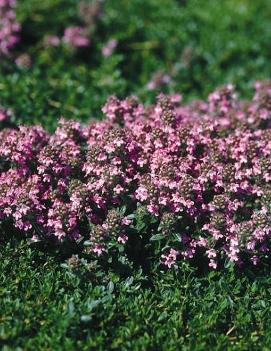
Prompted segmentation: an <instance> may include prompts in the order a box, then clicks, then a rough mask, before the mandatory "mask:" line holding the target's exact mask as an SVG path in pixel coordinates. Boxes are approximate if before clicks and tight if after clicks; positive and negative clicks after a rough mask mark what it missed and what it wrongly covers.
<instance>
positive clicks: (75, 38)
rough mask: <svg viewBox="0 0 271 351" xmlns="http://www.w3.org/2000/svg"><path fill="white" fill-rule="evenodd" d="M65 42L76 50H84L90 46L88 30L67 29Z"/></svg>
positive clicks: (78, 28) (80, 28)
mask: <svg viewBox="0 0 271 351" xmlns="http://www.w3.org/2000/svg"><path fill="white" fill-rule="evenodd" d="M63 41H64V43H66V44H68V45H70V46H71V47H74V48H82V47H86V46H89V44H90V40H89V38H88V37H87V33H86V29H85V28H83V27H78V26H75V27H68V28H66V29H65V31H64V36H63Z"/></svg>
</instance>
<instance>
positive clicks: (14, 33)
mask: <svg viewBox="0 0 271 351" xmlns="http://www.w3.org/2000/svg"><path fill="white" fill-rule="evenodd" d="M15 5H16V0H0V56H1V55H8V54H9V52H10V50H11V49H12V48H13V47H14V45H15V44H16V43H17V42H18V40H19V37H18V33H19V31H20V24H19V23H18V22H17V19H16V14H15V10H14V8H15Z"/></svg>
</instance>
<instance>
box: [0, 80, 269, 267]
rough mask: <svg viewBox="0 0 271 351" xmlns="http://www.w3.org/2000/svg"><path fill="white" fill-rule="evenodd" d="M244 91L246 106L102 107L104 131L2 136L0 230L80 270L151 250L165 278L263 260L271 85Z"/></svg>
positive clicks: (175, 102)
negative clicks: (46, 246) (70, 255)
mask: <svg viewBox="0 0 271 351" xmlns="http://www.w3.org/2000/svg"><path fill="white" fill-rule="evenodd" d="M255 87H256V92H255V95H254V97H253V99H252V101H239V100H238V99H237V96H236V94H235V92H234V88H233V87H232V86H231V85H227V86H225V87H222V88H220V89H218V90H217V91H215V92H213V93H212V94H210V95H209V98H208V101H206V102H204V101H193V102H191V103H189V104H187V105H182V104H181V96H180V95H172V96H165V95H160V96H158V98H157V103H156V105H153V106H148V107H144V106H143V105H142V104H140V103H139V102H138V101H137V100H136V99H135V98H127V99H126V100H123V101H120V100H118V99H117V98H116V97H111V98H110V99H109V100H108V101H107V103H106V105H105V106H104V107H103V113H104V114H105V116H106V118H105V120H103V121H93V122H90V123H89V124H88V125H86V126H82V125H80V124H79V123H78V122H75V121H65V120H64V119H62V120H60V122H59V126H58V128H57V129H56V131H55V133H54V134H52V135H49V134H48V133H47V132H46V131H45V130H44V129H43V128H42V127H40V126H31V127H28V126H19V127H18V128H17V127H16V128H5V129H3V130H2V131H1V136H0V139H1V146H0V157H1V175H0V215H1V220H2V222H3V223H12V225H13V226H14V227H16V228H17V229H18V230H19V231H21V232H25V234H26V236H27V237H28V238H29V239H30V240H31V241H37V240H45V241H50V242H52V243H56V244H59V243H63V242H66V243H68V244H70V245H74V246H75V247H76V249H77V250H78V249H79V250H82V251H83V252H84V253H85V254H87V255H88V257H89V258H90V259H91V258H95V257H96V258H97V256H98V257H102V256H105V257H109V255H110V253H116V252H124V253H125V254H127V255H128V258H129V257H133V250H138V248H143V249H144V247H151V248H152V250H153V251H154V252H155V253H156V254H157V260H158V261H160V263H161V264H162V265H166V266H167V267H171V266H174V265H177V264H178V261H180V260H184V259H185V260H187V259H193V257H195V256H196V255H200V256H202V257H206V259H207V260H208V264H209V266H210V267H212V268H217V266H218V265H219V264H220V263H221V262H223V261H225V260H229V261H232V262H234V263H236V264H237V265H239V266H240V265H242V264H244V262H248V261H250V262H251V263H252V264H254V265H257V264H258V263H259V262H260V261H261V260H262V259H264V258H265V257H268V255H269V252H270V230H271V220H270V218H271V216H270V200H271V183H270V181H271V160H270V154H271V130H270V125H271V124H270V117H271V115H270V112H271V85H270V83H269V82H258V83H256V84H255ZM2 119H3V118H2ZM153 251H152V252H153ZM142 252H144V251H142ZM145 252H146V253H147V252H149V251H148V250H146V251H145Z"/></svg>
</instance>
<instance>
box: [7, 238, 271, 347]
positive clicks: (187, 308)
mask: <svg viewBox="0 0 271 351" xmlns="http://www.w3.org/2000/svg"><path fill="white" fill-rule="evenodd" d="M0 281H1V283H0V301H1V317H0V345H1V346H2V349H3V350H35V351H36V350H95V351H96V350H140V351H141V350H167V351H170V350H176V349H178V350H270V343H271V330H270V318H271V299H270V298H271V288H270V286H271V278H270V271H269V268H268V267H267V268H266V269H265V271H258V272H252V271H249V270H245V271H244V272H242V273H241V272H237V271H234V270H233V269H232V268H231V267H228V268H225V270H223V271H219V272H209V273H208V274H201V273H200V272H199V271H198V270H197V269H195V268H192V267H190V266H189V265H186V264H184V265H183V266H182V267H181V269H180V271H179V272H176V271H175V272H174V271H171V272H162V271H159V270H158V271H157V270H156V271H153V272H149V274H146V273H145V274H143V273H142V272H141V271H140V270H139V269H137V270H135V271H134V272H133V279H132V278H131V276H130V275H129V274H124V273H120V272H117V271H116V270H115V271H113V270H111V271H109V272H108V273H107V274H105V273H102V271H100V273H98V274H96V273H95V272H94V271H92V270H91V269H87V268H86V267H85V268H84V267H81V268H80V269H78V270H71V269H69V268H67V267H63V265H61V264H60V262H59V260H58V258H57V257H53V256H48V255H46V253H44V252H43V251H40V250H37V249H33V248H32V249H31V248H29V246H28V244H26V243H24V242H21V243H18V242H10V243H9V244H7V245H5V246H4V247H3V248H2V251H1V254H0Z"/></svg>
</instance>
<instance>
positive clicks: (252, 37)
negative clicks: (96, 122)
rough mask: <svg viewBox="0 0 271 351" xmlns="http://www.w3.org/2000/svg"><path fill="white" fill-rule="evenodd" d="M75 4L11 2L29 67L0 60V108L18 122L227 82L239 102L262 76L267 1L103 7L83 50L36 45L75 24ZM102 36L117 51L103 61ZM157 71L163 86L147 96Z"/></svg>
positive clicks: (175, 0)
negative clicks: (112, 98) (163, 78)
mask: <svg viewBox="0 0 271 351" xmlns="http://www.w3.org/2000/svg"><path fill="white" fill-rule="evenodd" d="M86 1H87V0H86ZM88 2H89V3H93V1H92V2H91V1H88ZM79 4H80V3H79V2H78V1H77V0H65V1H64V0H43V1H42V2H41V1H39V0H20V1H18V6H17V14H18V17H19V19H20V21H21V23H22V28H23V31H22V41H21V45H20V46H19V47H18V48H17V52H16V54H17V55H19V54H22V53H28V54H29V55H30V56H31V60H32V65H31V67H29V68H23V67H18V66H17V65H16V64H15V63H14V62H13V63H12V62H11V61H10V60H6V61H3V62H2V64H1V65H0V102H1V103H2V104H3V105H5V106H12V108H13V109H14V114H15V115H16V118H17V120H18V121H19V122H23V123H30V124H32V123H38V122H40V123H43V125H45V126H46V127H47V128H49V129H52V128H54V127H55V122H56V120H57V118H59V116H61V115H64V116H65V117H66V118H80V119H81V120H83V121H86V120H87V119H88V118H89V117H90V116H94V117H100V116H101V113H100V109H101V105H102V104H103V103H104V102H105V100H106V99H107V97H108V96H109V95H111V94H116V95H118V96H119V97H125V96H127V95H131V94H135V95H137V96H139V97H140V98H141V99H142V101H143V102H145V103H150V102H151V101H153V100H154V97H155V96H156V94H157V91H160V90H162V91H164V92H168V93H169V92H181V93H183V94H184V97H185V99H187V100H189V99H192V98H195V97H200V98H205V97H206V96H207V95H208V93H209V92H211V91H212V90H213V89H215V88H216V87H217V86H218V85H221V84H223V83H228V82H232V83H234V84H236V85H237V88H238V89H239V91H240V92H241V94H242V96H244V97H246V96H249V94H250V93H251V88H252V83H253V82H254V81H255V80H258V79H264V78H268V77H270V76H271V74H270V73H271V66H270V64H269V62H270V58H271V50H270V49H271V48H270V46H271V44H270V43H271V26H270V20H271V1H270V0H258V1H250V0H223V1H213V0H189V1H185V0H148V1H146V0H132V1H127V0H110V1H103V2H102V6H101V15H100V16H99V17H98V18H96V19H95V21H94V25H92V26H91V28H90V33H91V34H90V39H91V45H90V47H89V48H86V49H84V50H79V51H77V52H71V51H70V50H68V49H67V48H65V47H57V48H44V45H42V43H43V39H44V37H45V36H46V35H48V34H50V35H59V36H61V35H62V34H63V31H64V29H65V28H66V27H67V26H70V25H80V24H82V23H83V20H82V18H80V15H79ZM112 38H114V39H117V40H118V45H117V47H116V49H115V51H114V53H113V54H112V55H111V56H109V57H103V56H102V53H101V49H102V47H103V46H104V45H105V44H106V42H108V40H110V39H112ZM157 72H162V73H164V74H166V75H168V76H169V77H170V82H169V83H167V84H163V85H161V86H160V87H158V89H157V90H149V89H148V88H147V84H148V82H150V81H151V80H152V77H153V75H155V74H156V73H157Z"/></svg>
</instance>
